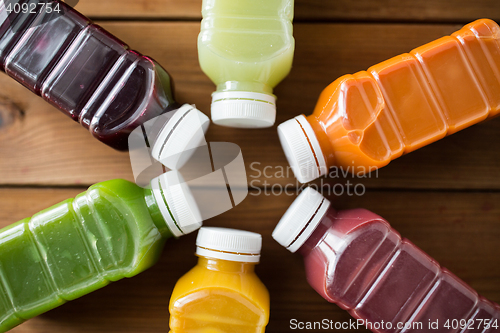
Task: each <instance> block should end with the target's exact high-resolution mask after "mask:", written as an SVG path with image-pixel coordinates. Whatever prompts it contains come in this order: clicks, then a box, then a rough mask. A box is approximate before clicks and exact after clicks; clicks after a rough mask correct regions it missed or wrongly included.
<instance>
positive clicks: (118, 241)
mask: <svg viewBox="0 0 500 333" xmlns="http://www.w3.org/2000/svg"><path fill="white" fill-rule="evenodd" d="M200 225H201V218H200V213H199V211H198V209H197V206H196V204H195V203H194V201H193V199H192V196H191V194H190V192H189V189H188V188H187V187H186V186H185V184H183V183H181V184H179V183H178V179H177V176H176V173H174V172H169V173H167V174H164V175H162V176H160V177H158V178H155V179H153V181H152V182H151V189H143V188H141V187H139V186H137V185H135V184H133V183H130V182H128V181H125V180H120V179H118V180H111V181H106V182H103V183H98V184H95V185H93V186H91V187H90V188H89V189H88V190H87V191H86V192H83V193H81V194H79V195H78V196H76V198H75V199H68V200H66V201H63V202H61V203H59V204H57V205H55V206H53V207H50V208H48V209H45V210H43V211H41V212H40V213H38V214H35V215H34V216H33V217H31V218H27V219H24V220H21V221H19V222H17V223H14V224H12V225H10V226H8V227H6V228H3V229H2V230H0V331H1V332H5V331H7V330H9V329H11V328H12V327H14V326H16V325H19V324H20V323H22V322H23V321H25V320H27V319H30V318H32V317H34V316H37V315H39V314H41V313H44V312H46V311H48V310H50V309H53V308H55V307H57V306H59V305H61V304H63V303H65V302H66V301H70V300H73V299H75V298H78V297H80V296H83V295H85V294H88V293H90V292H92V291H94V290H96V289H99V288H101V287H104V286H106V285H107V284H109V283H110V282H112V281H117V280H119V279H121V278H124V277H132V276H134V275H136V274H138V273H140V272H142V271H144V270H145V269H147V268H149V267H150V266H151V265H153V264H154V263H155V261H156V260H157V258H158V257H159V255H160V252H161V249H162V247H163V244H164V242H165V240H166V239H167V238H170V237H172V236H174V237H179V236H182V235H184V234H187V233H189V232H192V231H194V230H196V229H198V228H199V227H200Z"/></svg>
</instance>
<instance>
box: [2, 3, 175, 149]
mask: <svg viewBox="0 0 500 333" xmlns="http://www.w3.org/2000/svg"><path fill="white" fill-rule="evenodd" d="M18 2H19V3H20V4H25V3H28V5H30V4H31V3H33V4H37V5H38V4H40V3H45V7H40V6H39V7H37V10H36V12H35V13H33V12H28V13H22V12H21V13H18V14H16V13H15V12H12V11H11V12H10V13H9V12H8V10H9V8H10V9H11V10H12V9H13V8H16V7H14V4H15V3H18ZM45 8H50V10H49V9H45ZM0 69H2V70H4V71H5V72H6V73H7V74H8V75H9V76H11V77H12V78H14V79H15V80H17V81H18V82H20V83H21V84H23V85H24V86H25V87H27V88H28V89H30V90H31V91H33V92H34V93H36V94H38V95H40V96H42V98H43V99H45V100H46V101H47V102H49V103H50V104H52V105H54V106H55V107H57V108H59V109H60V110H61V111H62V112H63V113H65V114H66V115H68V116H70V117H71V118H72V119H73V120H75V121H78V122H80V124H81V125H82V126H84V127H85V128H87V129H88V130H89V131H90V132H91V133H92V135H93V136H94V137H96V138H97V139H99V140H100V141H102V142H104V143H106V144H107V145H109V146H111V147H113V148H115V149H118V150H127V149H128V136H129V134H130V133H131V132H132V130H134V129H135V128H136V127H138V126H139V125H141V124H143V123H144V122H146V121H147V120H150V119H152V118H155V117H156V116H159V115H161V114H163V113H165V112H168V111H171V110H175V109H177V108H179V107H180V105H179V104H177V102H176V101H175V100H174V97H173V83H172V81H171V78H170V75H169V74H168V73H167V72H166V71H165V70H164V69H163V68H162V67H161V66H159V65H158V64H157V63H156V62H155V61H154V60H152V59H150V58H148V57H145V56H142V55H141V54H140V53H138V52H135V51H132V50H129V47H128V46H127V45H126V44H125V43H123V42H122V41H120V40H119V39H117V38H116V37H114V36H113V35H111V34H110V33H108V32H107V31H106V30H104V29H102V28H101V27H99V26H97V25H95V24H92V23H91V22H90V20H89V19H87V18H86V17H84V16H83V15H81V14H80V13H78V12H77V11H75V10H73V9H72V8H70V7H69V6H67V5H66V4H64V3H63V2H60V1H54V0H51V1H42V0H8V1H7V2H5V4H4V6H0Z"/></svg>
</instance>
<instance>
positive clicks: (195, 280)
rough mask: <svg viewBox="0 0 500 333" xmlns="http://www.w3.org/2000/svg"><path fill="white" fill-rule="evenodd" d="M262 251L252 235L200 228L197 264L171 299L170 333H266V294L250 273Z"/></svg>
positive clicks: (224, 229)
mask: <svg viewBox="0 0 500 333" xmlns="http://www.w3.org/2000/svg"><path fill="white" fill-rule="evenodd" d="M261 245H262V238H261V236H260V235H259V234H256V233H253V232H248V231H241V230H233V229H226V228H202V229H201V230H200V232H199V233H198V238H197V240H196V246H197V248H196V254H197V256H198V257H199V259H198V264H197V265H196V266H195V267H194V268H193V269H191V270H190V271H189V272H188V273H187V274H186V275H184V276H183V277H182V278H181V279H180V280H179V281H178V282H177V284H176V285H175V288H174V291H173V293H172V297H171V299H170V307H169V310H170V330H171V331H170V332H171V333H191V332H196V333H222V332H228V333H229V332H231V333H257V332H264V331H265V327H266V325H267V323H268V321H269V293H268V291H267V289H266V287H265V286H264V284H263V283H262V282H261V281H260V280H259V278H258V277H257V275H256V274H255V272H254V267H255V265H256V264H257V263H258V262H259V258H260V249H261Z"/></svg>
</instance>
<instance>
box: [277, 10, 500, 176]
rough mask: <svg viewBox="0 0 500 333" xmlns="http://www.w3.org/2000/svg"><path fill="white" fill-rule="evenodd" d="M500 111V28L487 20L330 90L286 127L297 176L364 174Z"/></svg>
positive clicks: (283, 133)
mask: <svg viewBox="0 0 500 333" xmlns="http://www.w3.org/2000/svg"><path fill="white" fill-rule="evenodd" d="M499 112H500V27H499V26H498V24H496V23H495V22H493V21H491V20H487V19H482V20H477V21H475V22H472V23H470V24H468V25H466V26H464V27H463V28H462V29H461V30H459V31H457V32H455V33H453V34H452V35H451V36H446V37H443V38H440V39H438V40H435V41H433V42H431V43H428V44H426V45H423V46H421V47H418V48H416V49H414V50H413V51H411V52H410V53H405V54H402V55H399V56H396V57H394V58H392V59H389V60H387V61H384V62H382V63H380V64H377V65H375V66H372V67H370V68H369V69H368V70H367V71H361V72H358V73H356V74H354V75H344V76H342V77H340V78H339V79H337V80H335V81H334V82H333V83H332V84H330V85H329V86H328V87H326V88H325V90H324V91H323V92H322V93H321V96H320V98H319V100H318V103H317V104H316V108H315V109H314V112H313V114H312V115H310V116H307V117H305V116H303V115H300V116H297V117H295V118H294V119H291V120H288V121H286V122H284V123H283V124H281V125H279V126H278V134H279V136H280V140H281V144H282V146H283V149H284V151H285V155H286V156H287V158H288V161H289V163H290V165H291V166H292V169H293V171H294V173H295V176H296V177H297V179H298V180H299V181H300V182H302V183H306V182H309V181H311V180H313V179H316V178H318V177H320V176H322V175H325V174H327V173H328V169H329V168H331V167H333V166H337V167H341V168H344V169H345V170H347V172H349V171H352V173H355V174H362V173H365V172H370V171H372V170H376V169H377V168H380V167H383V166H385V165H387V164H388V163H389V162H390V161H391V160H393V159H395V158H397V157H399V156H401V155H402V154H406V153H409V152H411V151H414V150H415V149H418V148H420V147H423V146H425V145H427V144H430V143H432V142H434V141H437V140H439V139H441V138H443V137H445V136H446V135H450V134H452V133H455V132H457V131H459V130H461V129H464V128H466V127H468V126H471V125H474V124H477V123H479V122H481V121H484V120H486V119H490V118H492V117H495V116H497V115H498V114H499Z"/></svg>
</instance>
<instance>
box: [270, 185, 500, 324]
mask: <svg viewBox="0 0 500 333" xmlns="http://www.w3.org/2000/svg"><path fill="white" fill-rule="evenodd" d="M273 237H274V238H275V239H276V240H277V241H278V242H279V243H280V244H282V245H284V246H286V247H287V248H288V249H289V250H290V251H292V252H295V251H298V252H299V253H300V254H301V255H302V256H303V257H304V263H305V268H306V274H307V279H308V281H309V283H310V284H311V286H312V287H313V288H314V289H315V290H316V291H317V292H318V293H319V294H320V295H321V296H323V297H324V298H325V299H326V300H328V301H329V302H332V303H336V304H338V305H339V306H340V307H342V308H343V309H345V310H348V311H349V312H350V313H351V314H352V316H353V317H355V318H357V319H359V320H362V321H363V322H364V324H365V326H366V327H367V328H368V329H370V330H372V331H373V332H384V333H394V332H436V333H444V332H463V333H465V332H483V333H490V332H500V307H499V306H498V305H496V304H494V303H491V302H489V301H488V300H486V299H485V298H483V297H480V296H478V295H477V293H476V292H475V291H474V290H473V289H471V288H470V287H469V286H467V285H466V284H465V283H464V282H463V281H461V280H460V279H459V278H457V277H456V276H454V275H453V274H452V273H450V272H449V271H448V270H446V269H443V268H441V267H440V266H439V264H438V263H437V262H436V261H435V260H433V259H432V258H431V257H429V256H428V255H427V254H425V253H424V252H423V251H422V250H420V249H419V248H418V247H416V246H415V245H414V244H412V243H411V242H410V241H408V240H407V239H404V238H401V236H400V235H399V233H398V232H397V231H395V230H394V229H392V228H391V227H390V225H389V223H388V222H387V221H385V220H384V219H383V218H381V217H380V216H378V215H376V214H373V213H371V212H369V211H367V210H364V209H354V210H347V211H340V212H337V211H335V210H334V209H329V202H328V200H326V199H325V198H323V197H322V196H321V194H319V193H317V192H316V191H314V190H312V189H308V190H306V191H304V192H303V193H302V194H301V195H300V196H299V197H298V198H297V200H296V201H295V202H294V203H293V204H292V206H291V207H290V208H289V210H288V211H287V212H286V214H285V215H284V216H283V218H282V220H281V221H280V223H279V224H278V226H277V227H276V229H275V231H274V233H273Z"/></svg>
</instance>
